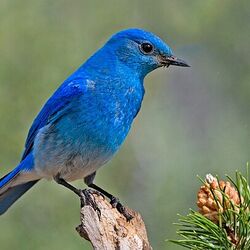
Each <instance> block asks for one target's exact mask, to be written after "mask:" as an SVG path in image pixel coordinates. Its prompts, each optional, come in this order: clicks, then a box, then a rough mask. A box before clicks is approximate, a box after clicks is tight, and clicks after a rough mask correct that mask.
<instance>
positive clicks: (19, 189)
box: [0, 154, 39, 215]
mask: <svg viewBox="0 0 250 250" xmlns="http://www.w3.org/2000/svg"><path fill="white" fill-rule="evenodd" d="M33 166H34V161H33V156H32V154H29V155H27V157H26V158H25V159H24V160H23V161H22V162H20V164H19V165H18V166H17V167H16V168H15V169H13V170H12V171H11V172H10V173H8V174H7V175H5V176H4V177H2V178H1V179H0V215H2V214H3V213H5V212H6V211H7V209H8V208H9V207H10V206H11V205H12V204H13V203H14V202H15V201H17V199H18V198H19V197H21V196H22V195H23V194H24V193H25V192H26V191H28V190H29V189H30V188H31V187H32V186H33V185H35V184H36V183H37V182H38V180H39V177H37V176H36V175H35V173H34V171H33V170H32V169H33Z"/></svg>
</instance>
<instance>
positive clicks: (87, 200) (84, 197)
mask: <svg viewBox="0 0 250 250" xmlns="http://www.w3.org/2000/svg"><path fill="white" fill-rule="evenodd" d="M54 180H55V182H56V183H58V184H60V185H63V186H64V187H66V188H68V189H69V190H71V191H73V192H74V193H75V194H77V195H78V196H79V197H80V199H81V207H83V206H85V205H91V206H92V207H93V208H94V210H96V211H98V213H99V217H100V209H99V208H98V206H97V204H96V203H95V201H94V200H93V198H92V196H91V195H92V193H93V192H92V191H91V190H87V189H84V190H81V189H78V188H76V187H74V186H73V185H71V184H69V183H68V182H67V181H65V180H64V179H63V178H61V177H60V175H59V174H57V175H56V176H55V177H54Z"/></svg>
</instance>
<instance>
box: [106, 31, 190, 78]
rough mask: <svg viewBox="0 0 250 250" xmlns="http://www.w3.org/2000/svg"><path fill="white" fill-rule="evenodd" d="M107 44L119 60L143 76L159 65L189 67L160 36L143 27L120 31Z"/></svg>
mask: <svg viewBox="0 0 250 250" xmlns="http://www.w3.org/2000/svg"><path fill="white" fill-rule="evenodd" d="M106 46H108V47H109V48H111V49H112V50H113V51H114V52H115V54H116V56H117V58H118V60H120V61H121V62H123V63H125V64H126V65H127V66H128V67H130V68H132V69H134V70H135V71H136V72H138V73H139V74H140V75H141V76H142V77H145V76H146V74H148V73H149V72H151V71H152V70H154V69H156V68H159V67H164V66H165V67H168V66H170V65H175V66H182V67H189V65H188V64H187V63H186V62H185V61H183V60H181V59H179V58H177V57H175V56H174V55H173V52H172V50H171V49H170V47H169V46H168V45H167V44H166V43H165V42H163V41H162V40H161V39H160V38H159V37H158V36H156V35H154V34H153V33H150V32H148V31H145V30H142V29H127V30H123V31H120V32H118V33H116V34H115V35H113V36H112V37H111V38H110V40H109V41H108V42H107V44H106Z"/></svg>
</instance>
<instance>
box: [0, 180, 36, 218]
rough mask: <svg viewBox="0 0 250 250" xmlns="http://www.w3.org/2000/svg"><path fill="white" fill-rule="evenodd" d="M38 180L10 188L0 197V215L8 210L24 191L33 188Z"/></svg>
mask: <svg viewBox="0 0 250 250" xmlns="http://www.w3.org/2000/svg"><path fill="white" fill-rule="evenodd" d="M38 181H39V180H35V181H30V182H26V183H23V184H20V185H17V186H14V187H10V188H9V189H7V190H6V191H5V192H4V193H3V194H1V195H0V215H2V214H3V213H5V212H6V211H7V210H8V208H9V207H10V206H11V205H12V204H13V203H14V202H15V201H17V200H18V198H20V197H21V196H22V195H23V194H24V193H25V192H26V191H28V190H29V189H30V188H31V187H33V186H34V185H35V184H36V183H37V182H38Z"/></svg>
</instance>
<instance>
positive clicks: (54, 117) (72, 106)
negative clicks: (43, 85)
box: [0, 29, 188, 214]
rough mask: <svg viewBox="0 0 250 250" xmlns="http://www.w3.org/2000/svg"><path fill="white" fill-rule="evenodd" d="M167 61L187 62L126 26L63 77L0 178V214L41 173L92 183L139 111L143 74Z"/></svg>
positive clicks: (148, 35) (154, 38) (152, 37)
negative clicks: (19, 153)
mask: <svg viewBox="0 0 250 250" xmlns="http://www.w3.org/2000/svg"><path fill="white" fill-rule="evenodd" d="M171 64H172V65H178V66H188V65H187V64H186V63H185V62H184V61H182V60H180V59H177V58H176V57H174V56H173V54H172V51H171V49H170V48H169V47H168V46H167V45H166V44H165V43H164V42H163V41H162V40H161V39H160V38H158V37H157V36H155V35H154V34H152V33H150V32H147V31H143V30H140V29H128V30H125V31H121V32H118V33H117V34H115V35H114V36H112V37H111V38H110V39H109V40H108V42H107V43H106V44H105V45H104V46H103V47H102V48H101V49H99V50H98V51H97V52H96V53H95V54H94V55H93V56H92V57H90V58H89V59H88V60H87V61H86V62H85V63H84V64H83V65H82V66H81V67H80V68H79V69H78V70H77V71H76V72H74V73H73V74H72V75H71V76H70V77H69V78H68V79H66V80H65V81H64V83H63V84H62V85H61V86H60V87H59V88H58V89H57V91H56V92H55V93H54V94H53V95H52V96H51V97H50V99H49V100H48V101H47V102H46V104H45V105H44V107H43V108H42V110H41V111H40V113H39V114H38V116H37V118H36V119H35V120H34V122H33V124H32V126H31V128H30V131H29V134H28V137H27V140H26V143H25V150H24V153H23V156H22V161H21V163H20V164H19V165H18V166H17V167H16V168H15V169H14V170H13V171H12V172H10V173H9V174H7V175H6V176H5V177H3V178H2V179H1V180H0V214H1V213H3V212H5V211H6V210H7V209H8V207H9V206H10V205H12V203H13V202H15V201H16V200H17V199H18V197H19V196H21V195H22V194H23V193H24V192H26V191H27V190H28V189H29V188H30V187H32V186H33V185H34V184H35V183H36V182H37V181H38V180H39V179H42V178H47V179H51V178H54V179H55V180H57V181H58V180H59V179H60V180H61V182H62V180H63V181H73V180H76V179H80V178H85V182H86V183H87V184H92V183H93V179H94V175H95V172H96V170H97V169H98V168H99V167H101V166H102V165H104V164H105V163H106V162H107V161H108V160H110V159H111V158H112V156H113V155H114V153H115V152H116V151H117V150H118V149H119V147H120V146H121V144H122V142H123V141H124V139H125V138H126V136H127V134H128V132H129V129H130V127H131V124H132V122H133V119H134V118H135V116H136V115H137V113H138V111H139V110H140V107H141V103H142V99H143V95H144V87H143V79H144V77H145V76H146V75H147V74H148V73H149V72H151V71H152V70H154V69H156V68H158V67H161V66H169V65H171ZM89 177H91V178H89ZM89 180H91V181H89ZM60 184H62V183H60Z"/></svg>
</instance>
